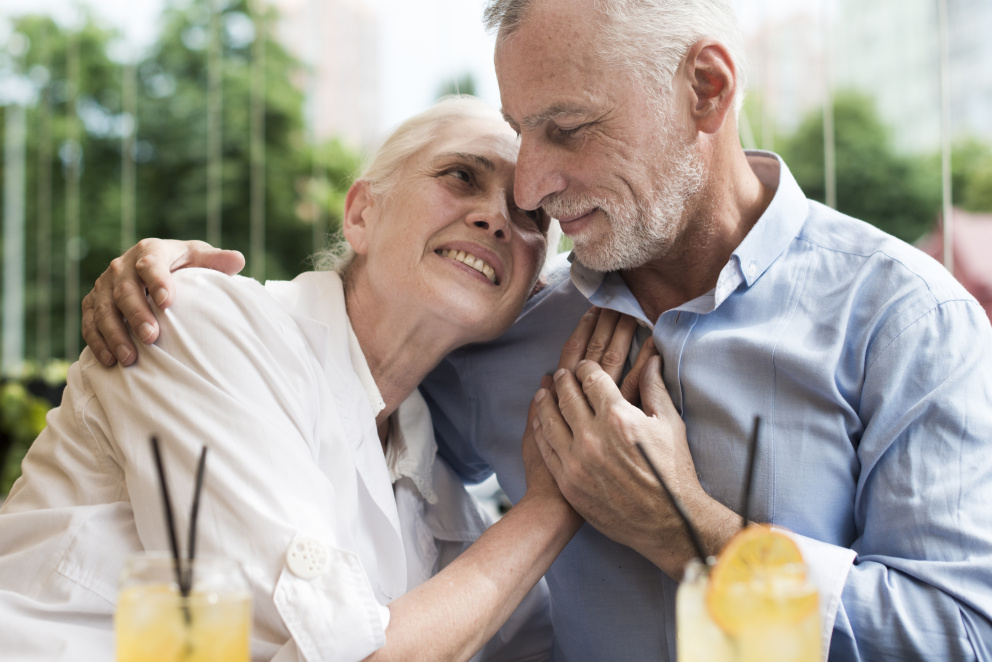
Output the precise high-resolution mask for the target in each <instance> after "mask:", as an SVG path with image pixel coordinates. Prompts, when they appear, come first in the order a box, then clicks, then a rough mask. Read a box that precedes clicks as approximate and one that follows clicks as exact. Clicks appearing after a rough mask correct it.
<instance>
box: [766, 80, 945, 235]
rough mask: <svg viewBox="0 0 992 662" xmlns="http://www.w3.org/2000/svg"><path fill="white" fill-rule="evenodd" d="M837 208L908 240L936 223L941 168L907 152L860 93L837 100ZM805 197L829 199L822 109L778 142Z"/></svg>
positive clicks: (839, 95) (835, 122) (843, 95)
mask: <svg viewBox="0 0 992 662" xmlns="http://www.w3.org/2000/svg"><path fill="white" fill-rule="evenodd" d="M834 127H835V129H834V133H835V136H836V140H835V145H836V147H835V153H836V165H837V168H836V173H837V180H836V181H837V207H838V209H839V210H840V211H842V212H844V213H846V214H850V215H851V216H854V217H857V218H860V219H862V220H865V221H868V222H869V223H872V224H874V225H876V226H877V227H879V228H881V229H882V230H885V231H886V232H888V233H890V234H893V235H895V236H897V237H899V238H901V239H904V240H906V241H910V242H912V241H915V240H916V239H918V238H919V237H920V236H922V235H923V234H924V233H926V232H927V230H929V229H930V227H931V226H932V225H933V222H934V219H935V218H936V217H937V213H938V211H939V209H940V170H939V169H936V170H935V169H934V167H933V163H932V160H931V159H926V158H917V157H910V156H902V155H899V154H897V153H896V152H895V151H894V150H893V148H892V145H891V141H890V139H889V134H888V130H887V128H886V127H885V126H884V125H883V124H882V122H881V120H880V119H879V117H878V114H877V113H876V111H875V108H874V106H873V104H872V102H871V101H870V100H869V99H868V98H866V97H864V96H861V95H858V94H855V93H850V92H848V93H842V94H838V95H837V97H836V98H835V101H834ZM777 148H778V151H779V152H780V153H781V155H782V157H783V158H784V159H785V162H786V163H787V164H788V165H789V168H790V169H791V170H792V173H793V175H794V176H795V177H796V181H798V182H799V185H800V186H801V187H802V189H803V191H804V192H805V193H806V195H807V196H808V197H810V198H812V199H815V200H819V201H821V202H822V201H824V200H825V198H826V185H825V177H824V158H823V113H822V111H817V112H813V113H811V114H810V115H808V116H807V117H806V118H805V119H804V120H803V122H802V123H801V124H800V125H799V127H798V128H797V130H796V132H795V133H794V134H792V135H791V136H788V137H785V138H783V139H781V140H780V141H779V144H778V145H777Z"/></svg>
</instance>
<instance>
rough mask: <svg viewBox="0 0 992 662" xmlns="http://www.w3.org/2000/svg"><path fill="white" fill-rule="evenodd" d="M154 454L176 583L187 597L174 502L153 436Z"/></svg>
mask: <svg viewBox="0 0 992 662" xmlns="http://www.w3.org/2000/svg"><path fill="white" fill-rule="evenodd" d="M152 454H153V455H154V456H155V467H156V468H157V469H158V483H159V487H160V488H161V489H162V504H163V505H164V507H165V523H166V526H167V527H168V529H169V543H170V545H171V546H172V559H173V561H175V565H176V568H175V569H176V582H177V583H178V584H179V590H180V592H181V593H182V594H183V597H186V596H187V595H188V594H189V592H188V591H187V589H186V581H185V578H184V577H183V571H182V566H181V562H180V559H179V541H178V540H177V539H176V520H175V518H173V516H172V500H171V499H170V498H169V485H168V481H166V479H165V466H164V465H163V464H162V453H161V452H160V451H159V448H158V437H156V436H155V435H152Z"/></svg>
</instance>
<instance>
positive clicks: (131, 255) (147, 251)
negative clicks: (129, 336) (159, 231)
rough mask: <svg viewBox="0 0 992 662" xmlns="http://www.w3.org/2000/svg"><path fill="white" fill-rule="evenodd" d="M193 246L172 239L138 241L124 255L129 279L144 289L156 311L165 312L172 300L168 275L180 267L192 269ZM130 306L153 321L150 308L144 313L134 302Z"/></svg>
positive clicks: (172, 289) (171, 286)
mask: <svg viewBox="0 0 992 662" xmlns="http://www.w3.org/2000/svg"><path fill="white" fill-rule="evenodd" d="M194 243H195V242H192V241H176V240H173V239H142V240H141V241H139V242H138V243H137V244H136V245H135V246H134V247H133V248H131V249H129V250H128V252H127V253H125V254H124V257H125V258H126V259H127V260H129V261H130V262H131V263H132V264H133V265H134V274H133V277H134V278H136V279H137V280H138V281H139V282H140V283H141V284H142V286H143V287H145V288H147V289H148V296H149V297H150V298H151V300H152V301H154V302H155V305H156V306H158V307H159V308H168V307H169V306H170V305H172V302H173V300H174V296H175V287H174V284H173V282H172V272H173V271H175V270H176V269H181V268H183V267H187V266H195V265H192V264H190V252H191V250H192V248H191V245H192V244H194ZM132 303H134V304H135V305H136V306H138V308H136V309H135V314H138V315H141V316H142V317H144V316H145V315H147V316H149V317H154V315H152V312H151V307H149V306H147V305H146V306H144V308H147V312H145V311H144V310H141V308H142V307H141V306H140V305H139V304H138V303H137V302H136V301H134V302H132ZM125 317H127V318H128V321H133V320H132V319H131V317H129V316H128V315H126V314H125ZM144 321H148V320H144ZM135 328H137V327H135Z"/></svg>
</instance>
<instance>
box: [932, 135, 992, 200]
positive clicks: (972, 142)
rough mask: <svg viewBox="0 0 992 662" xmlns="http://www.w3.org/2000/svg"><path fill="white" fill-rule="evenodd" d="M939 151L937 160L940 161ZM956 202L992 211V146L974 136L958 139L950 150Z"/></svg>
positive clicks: (935, 157)
mask: <svg viewBox="0 0 992 662" xmlns="http://www.w3.org/2000/svg"><path fill="white" fill-rule="evenodd" d="M939 159H940V156H939V155H935V156H934V162H935V163H936V164H939ZM951 190H952V197H953V199H954V204H955V205H956V206H958V207H961V208H963V209H966V210H968V211H972V212H992V146H990V145H989V144H988V143H987V142H984V141H981V140H979V139H977V138H974V137H969V138H963V139H961V140H958V141H957V142H955V144H954V146H953V149H952V150H951Z"/></svg>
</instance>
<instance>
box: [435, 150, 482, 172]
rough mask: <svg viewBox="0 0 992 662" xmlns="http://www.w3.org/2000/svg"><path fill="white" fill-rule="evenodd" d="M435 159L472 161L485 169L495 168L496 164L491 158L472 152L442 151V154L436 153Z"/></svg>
mask: <svg viewBox="0 0 992 662" xmlns="http://www.w3.org/2000/svg"><path fill="white" fill-rule="evenodd" d="M434 160H435V161H448V160H458V161H473V162H475V163H476V164H477V165H479V166H481V167H483V168H485V169H486V170H496V164H495V163H493V162H492V160H491V159H488V158H486V157H485V156H482V155H481V154H472V153H471V152H444V153H443V154H438V155H437V157H435V159H434Z"/></svg>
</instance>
